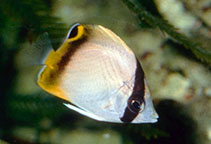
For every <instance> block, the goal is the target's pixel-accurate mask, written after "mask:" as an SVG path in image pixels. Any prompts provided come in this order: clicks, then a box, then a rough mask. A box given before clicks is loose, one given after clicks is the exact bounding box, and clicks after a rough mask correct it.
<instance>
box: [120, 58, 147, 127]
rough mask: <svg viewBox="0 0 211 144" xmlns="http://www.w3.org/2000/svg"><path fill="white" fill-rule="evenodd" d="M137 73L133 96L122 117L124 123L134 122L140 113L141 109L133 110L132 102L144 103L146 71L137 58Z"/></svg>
mask: <svg viewBox="0 0 211 144" xmlns="http://www.w3.org/2000/svg"><path fill="white" fill-rule="evenodd" d="M136 65H137V66H136V73H135V84H134V87H133V92H132V94H131V96H130V97H129V99H128V102H127V107H126V108H125V112H124V114H123V116H122V117H121V118H120V120H121V121H123V122H124V123H130V122H132V121H133V120H134V119H135V118H136V116H137V115H138V114H139V111H132V110H131V108H130V107H131V103H132V101H134V100H135V101H138V102H139V104H142V103H144V91H145V86H144V71H143V69H142V67H141V65H140V63H139V61H138V60H137V59H136Z"/></svg>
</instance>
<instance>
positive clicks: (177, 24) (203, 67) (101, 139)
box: [0, 0, 211, 144]
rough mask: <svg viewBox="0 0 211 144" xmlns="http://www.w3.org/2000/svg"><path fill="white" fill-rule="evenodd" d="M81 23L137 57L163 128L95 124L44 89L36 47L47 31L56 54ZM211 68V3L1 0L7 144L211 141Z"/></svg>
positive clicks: (1, 99)
mask: <svg viewBox="0 0 211 144" xmlns="http://www.w3.org/2000/svg"><path fill="white" fill-rule="evenodd" d="M77 22H80V23H88V24H100V25H103V26H105V27H107V28H109V29H111V30H112V31H113V32H115V33H116V34H118V35H119V36H120V37H121V38H122V39H123V40H124V41H125V42H126V43H127V44H128V46H129V47H130V48H131V49H132V50H133V51H134V52H135V54H136V56H137V58H138V59H139V60H140V62H141V63H142V67H143V70H144V72H145V75H146V79H147V81H148V84H149V87H150V90H151V94H152V98H153V103H154V105H155V109H156V111H157V112H158V114H159V119H158V122H157V123H154V124H114V123H105V122H99V121H95V120H92V119H90V118H88V117H85V116H82V115H80V114H78V113H77V112H74V111H72V110H69V109H67V108H66V107H65V106H64V105H63V104H62V103H63V101H62V100H60V99H58V98H56V97H54V96H52V95H50V94H48V93H45V92H44V91H42V90H41V88H39V87H38V85H37V84H36V79H37V74H38V72H39V69H40V67H39V66H36V65H31V63H32V61H34V60H37V59H38V58H39V55H37V53H36V51H32V50H31V47H32V45H33V43H34V42H35V41H36V40H37V39H38V37H39V36H40V35H42V34H43V33H45V32H47V33H48V34H49V38H50V40H51V43H52V45H53V48H54V49H57V48H58V47H59V45H60V44H61V43H62V42H63V40H64V38H65V36H66V34H67V32H68V30H69V28H70V27H71V26H72V25H73V24H75V23H77ZM210 71H211V2H210V0H198V1H195V0H0V80H1V81H0V82H1V83H0V144H8V143H9V144H82V143H85V144H210V143H211V72H210Z"/></svg>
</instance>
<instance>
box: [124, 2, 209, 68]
mask: <svg viewBox="0 0 211 144" xmlns="http://www.w3.org/2000/svg"><path fill="white" fill-rule="evenodd" d="M122 1H123V3H125V4H126V5H127V7H128V8H129V9H130V10H131V11H133V12H134V13H136V14H137V15H138V18H139V19H140V21H145V22H146V23H147V24H149V25H150V26H151V27H158V28H159V29H160V30H161V31H163V32H166V33H167V34H168V35H169V36H170V37H171V38H172V39H174V40H176V41H177V42H178V43H180V44H182V45H183V46H184V47H185V48H187V49H188V50H190V51H191V52H192V53H193V54H194V55H195V56H196V57H197V58H198V59H199V60H201V61H202V62H205V63H208V64H211V51H209V50H207V49H205V48H203V47H202V46H201V44H200V43H198V42H196V41H194V40H192V39H191V38H189V37H187V36H185V35H183V34H181V33H179V32H177V29H176V28H175V27H174V26H172V25H171V24H169V23H168V22H167V21H166V20H164V19H162V18H158V17H156V16H154V15H152V14H151V13H150V12H148V11H147V10H146V9H145V8H144V7H143V6H142V5H141V4H140V3H138V2H136V1H133V2H132V1H130V0H122Z"/></svg>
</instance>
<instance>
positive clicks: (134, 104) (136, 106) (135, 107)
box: [129, 100, 144, 113]
mask: <svg viewBox="0 0 211 144" xmlns="http://www.w3.org/2000/svg"><path fill="white" fill-rule="evenodd" d="M129 108H130V110H131V111H132V112H134V113H137V112H141V111H143V109H144V103H142V104H141V103H140V102H139V101H137V100H132V101H131V103H130V106H129Z"/></svg>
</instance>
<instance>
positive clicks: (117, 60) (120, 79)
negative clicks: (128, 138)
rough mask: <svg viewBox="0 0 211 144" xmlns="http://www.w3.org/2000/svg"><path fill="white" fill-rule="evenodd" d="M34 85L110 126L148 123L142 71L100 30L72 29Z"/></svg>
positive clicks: (150, 114) (153, 117) (149, 106)
mask: <svg viewBox="0 0 211 144" xmlns="http://www.w3.org/2000/svg"><path fill="white" fill-rule="evenodd" d="M44 65H45V66H44V67H43V68H42V70H41V71H40V73H39V76H38V80H37V83H38V85H39V86H40V87H41V88H42V89H43V90H45V91H47V92H48V93H50V94H52V95H54V96H56V97H59V98H61V99H64V100H66V101H67V103H64V105H65V106H67V107H68V108H70V109H72V110H75V111H77V112H79V113H81V114H83V115H85V116H88V117H90V118H92V119H95V120H99V121H105V122H114V123H122V122H124V123H154V122H156V121H157V118H158V115H157V113H156V112H155V110H154V107H153V103H152V100H151V96H150V92H149V88H148V85H147V82H146V80H145V77H144V72H143V70H142V67H141V65H140V63H139V61H138V59H137V58H136V56H135V54H134V53H133V51H132V50H131V49H130V48H129V47H128V46H127V45H126V44H125V42H124V41H123V40H121V39H120V38H119V37H118V36H117V35H116V34H115V33H113V32H112V31H111V30H109V29H107V28H105V27H103V26H101V25H89V24H75V25H74V26H73V27H72V28H71V29H70V31H69V32H68V34H67V37H66V39H65V41H64V43H63V44H62V45H61V46H60V47H59V48H58V49H57V50H56V51H55V50H53V49H52V50H51V51H50V52H49V54H48V55H47V57H46V59H45V60H44Z"/></svg>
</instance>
